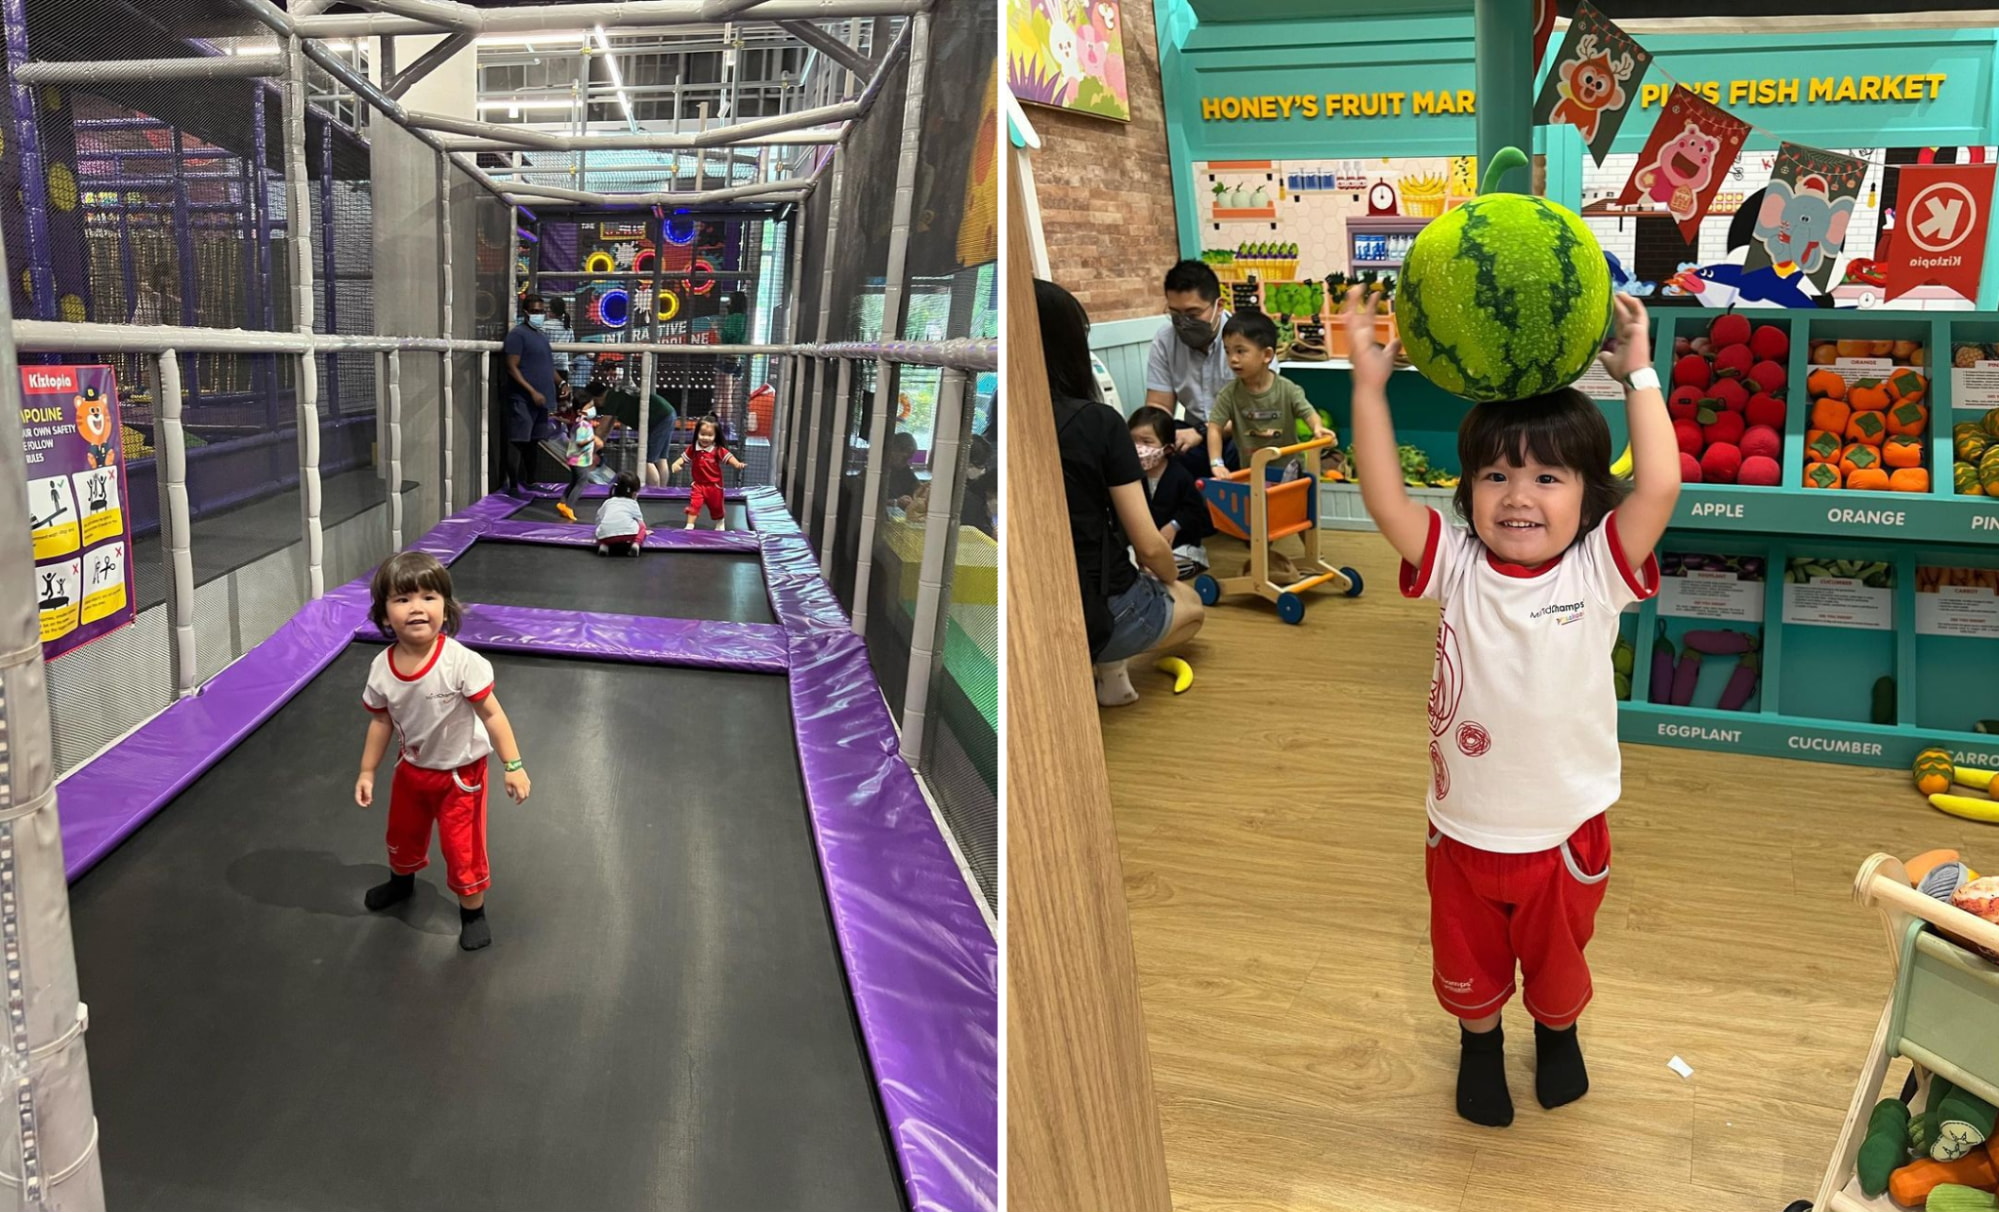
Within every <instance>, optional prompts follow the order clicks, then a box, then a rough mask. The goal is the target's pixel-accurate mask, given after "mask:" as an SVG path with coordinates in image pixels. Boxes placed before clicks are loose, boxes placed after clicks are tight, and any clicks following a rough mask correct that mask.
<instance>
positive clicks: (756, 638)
mask: <svg viewBox="0 0 1999 1213" xmlns="http://www.w3.org/2000/svg"><path fill="white" fill-rule="evenodd" d="M354 638H355V639H356V640H369V641H373V642H375V643H376V644H385V643H387V639H386V638H385V637H384V636H383V635H382V634H381V632H379V631H377V630H376V629H375V627H374V625H372V624H368V623H363V624H362V625H361V626H360V627H358V628H356V629H354ZM458 639H459V640H460V641H461V642H463V643H464V644H466V645H468V646H470V647H471V648H475V649H487V650H497V651H499V652H506V653H530V654H534V655H536V656H541V657H584V658H589V659H591V660H602V661H635V662H641V663H650V664H653V665H675V666H697V667H700V668H703V669H711V670H740V671H743V672H745V673H752V674H782V673H784V672H785V669H786V666H787V662H788V660H789V659H788V655H787V652H786V649H785V635H784V629H783V628H779V627H773V626H771V625H770V624H767V623H724V622H716V621H712V620H700V619H651V618H648V617H646V616H642V615H604V614H581V613H578V612H575V611H550V610H544V609H542V608H541V607H518V606H485V605H482V604H478V603H470V602H468V603H466V604H465V625H464V626H463V627H462V628H460V629H459V631H458Z"/></svg>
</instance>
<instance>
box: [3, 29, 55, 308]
mask: <svg viewBox="0 0 1999 1213" xmlns="http://www.w3.org/2000/svg"><path fill="white" fill-rule="evenodd" d="M0 22H4V24H5V25H6V32H7V88H8V90H9V92H10V94H11V96H12V99H13V102H14V129H13V130H12V131H11V132H9V135H10V137H11V138H12V139H13V142H14V149H15V150H14V154H15V155H16V156H19V157H20V160H21V210H22V211H23V215H22V218H23V220H25V223H24V225H23V226H24V227H25V228H26V234H27V245H28V282H29V290H28V306H29V308H31V309H32V310H33V311H34V314H35V317H36V319H39V320H54V319H55V318H56V270H55V257H54V255H53V253H52V252H51V248H52V246H51V245H50V243H49V184H48V183H49V179H48V165H47V162H46V161H44V160H43V158H42V127H41V122H40V121H39V120H38V118H37V117H36V115H37V110H36V105H37V104H38V103H37V102H36V100H35V88H34V86H33V85H31V84H29V83H27V82H26V81H24V80H22V79H21V77H20V75H19V72H20V69H21V68H22V67H24V66H26V65H27V63H28V62H29V56H28V0H0Z"/></svg>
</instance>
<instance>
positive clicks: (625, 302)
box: [593, 287, 632, 329]
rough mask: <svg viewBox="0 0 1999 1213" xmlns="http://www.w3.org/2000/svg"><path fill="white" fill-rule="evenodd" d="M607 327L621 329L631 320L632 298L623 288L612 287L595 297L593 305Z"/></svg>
mask: <svg viewBox="0 0 1999 1213" xmlns="http://www.w3.org/2000/svg"><path fill="white" fill-rule="evenodd" d="M593 306H594V307H595V309H596V311H597V314H598V315H599V316H601V317H602V318H603V322H604V324H605V325H606V326H607V327H610V328H614V329H621V328H623V327H625V326H626V325H627V324H630V323H631V320H632V297H631V296H630V295H628V294H626V293H625V290H624V288H623V287H612V288H611V289H610V290H608V291H605V292H604V293H603V294H602V295H599V296H598V297H597V301H596V303H595V304H594V305H593Z"/></svg>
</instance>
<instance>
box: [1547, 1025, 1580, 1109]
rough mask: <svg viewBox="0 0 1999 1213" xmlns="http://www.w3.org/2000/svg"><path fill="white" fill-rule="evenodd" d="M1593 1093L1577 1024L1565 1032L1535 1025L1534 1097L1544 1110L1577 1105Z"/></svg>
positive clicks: (1565, 1029)
mask: <svg viewBox="0 0 1999 1213" xmlns="http://www.w3.org/2000/svg"><path fill="white" fill-rule="evenodd" d="M1588 1093H1589V1071H1588V1070H1586V1069H1584V1068H1583V1048H1582V1044H1581V1042H1580V1041H1578V1040H1577V1039H1576V1025H1574V1024H1570V1025H1569V1026H1568V1027H1566V1028H1563V1029H1562V1030H1561V1031H1559V1032H1558V1031H1556V1030H1555V1029H1553V1028H1551V1027H1549V1026H1547V1025H1546V1024H1544V1023H1541V1022H1540V1021H1539V1020H1536V1021H1535V1023H1534V1097H1535V1098H1536V1099H1538V1100H1540V1101H1541V1106H1542V1107H1544V1108H1559V1107H1561V1106H1562V1105H1563V1104H1565V1103H1574V1102H1575V1101H1576V1100H1578V1099H1581V1098H1582V1097H1583V1096H1584V1095H1586V1094H1588Z"/></svg>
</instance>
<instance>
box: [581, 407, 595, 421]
mask: <svg viewBox="0 0 1999 1213" xmlns="http://www.w3.org/2000/svg"><path fill="white" fill-rule="evenodd" d="M596 415H597V406H596V405H594V404H593V405H588V406H586V407H585V408H584V410H583V419H584V420H585V421H588V420H590V419H591V418H594V417H595V416H596Z"/></svg>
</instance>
